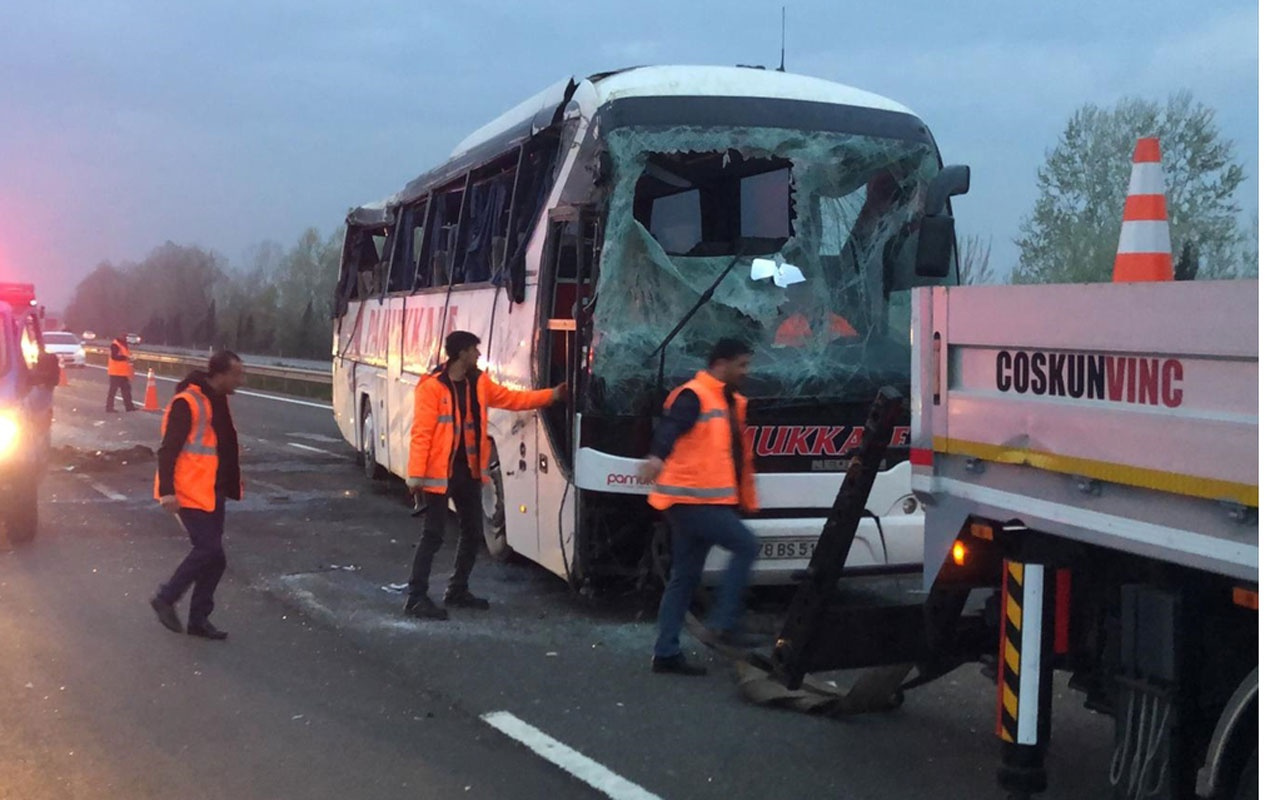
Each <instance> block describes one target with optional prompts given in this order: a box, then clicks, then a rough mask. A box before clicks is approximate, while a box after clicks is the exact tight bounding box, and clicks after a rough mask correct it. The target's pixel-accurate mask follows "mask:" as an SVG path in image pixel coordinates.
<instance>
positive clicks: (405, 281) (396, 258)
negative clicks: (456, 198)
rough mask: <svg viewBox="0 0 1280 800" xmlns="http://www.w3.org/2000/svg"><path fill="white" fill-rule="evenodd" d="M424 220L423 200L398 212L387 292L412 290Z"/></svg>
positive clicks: (425, 206)
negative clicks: (398, 217)
mask: <svg viewBox="0 0 1280 800" xmlns="http://www.w3.org/2000/svg"><path fill="white" fill-rule="evenodd" d="M426 219H427V203H426V201H425V200H424V201H422V202H420V203H416V204H414V205H412V206H409V207H408V208H404V209H401V210H400V222H399V224H398V225H397V226H396V245H395V248H394V250H393V252H392V254H391V276H390V279H389V280H388V283H387V291H388V292H407V291H410V290H412V289H413V280H414V273H415V270H416V269H417V264H418V258H419V256H420V254H421V253H422V238H423V231H424V229H425V227H426Z"/></svg>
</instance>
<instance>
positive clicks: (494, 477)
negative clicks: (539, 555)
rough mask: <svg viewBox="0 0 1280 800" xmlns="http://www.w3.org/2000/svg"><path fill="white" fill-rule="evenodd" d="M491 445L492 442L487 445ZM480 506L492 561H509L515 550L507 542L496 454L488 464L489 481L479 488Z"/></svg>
mask: <svg viewBox="0 0 1280 800" xmlns="http://www.w3.org/2000/svg"><path fill="white" fill-rule="evenodd" d="M489 446H490V447H491V448H492V447H493V445H492V443H491V444H490V445H489ZM480 507H481V508H483V509H484V543H485V546H486V547H487V548H489V555H491V556H493V559H494V561H499V562H502V563H509V562H511V561H514V560H515V559H516V551H515V550H512V549H511V545H509V544H507V506H506V496H505V495H504V493H503V491H502V467H501V465H500V464H499V463H498V458H497V455H496V454H495V455H494V458H493V461H492V462H491V463H490V464H489V482H488V483H486V484H484V486H482V487H481V489H480Z"/></svg>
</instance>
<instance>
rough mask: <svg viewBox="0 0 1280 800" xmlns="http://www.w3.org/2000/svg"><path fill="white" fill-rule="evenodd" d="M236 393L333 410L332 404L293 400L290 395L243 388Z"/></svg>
mask: <svg viewBox="0 0 1280 800" xmlns="http://www.w3.org/2000/svg"><path fill="white" fill-rule="evenodd" d="M236 394H238V395H244V396H245V397H261V398H262V399H263V400H275V401H277V402H280V403H291V404H293V405H295V406H306V407H307V408H323V409H324V410H325V411H333V406H332V405H329V404H327V403H309V402H307V401H306V400H294V399H293V398H292V397H280V396H278V395H274V394H259V393H258V392H246V391H245V390H243V389H237V390H236Z"/></svg>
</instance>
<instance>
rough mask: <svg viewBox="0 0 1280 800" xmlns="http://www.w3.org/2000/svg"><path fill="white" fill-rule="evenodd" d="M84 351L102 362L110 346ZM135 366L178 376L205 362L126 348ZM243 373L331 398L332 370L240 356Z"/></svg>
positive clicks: (255, 384)
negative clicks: (268, 362) (151, 368)
mask: <svg viewBox="0 0 1280 800" xmlns="http://www.w3.org/2000/svg"><path fill="white" fill-rule="evenodd" d="M84 349H85V353H86V354H90V355H92V356H94V357H95V358H96V359H97V360H98V363H100V364H105V363H106V360H107V356H108V354H109V353H110V352H111V348H110V347H109V346H108V347H104V346H102V345H89V344H87V345H85V346H84ZM130 350H131V352H132V354H133V360H134V365H135V367H140V368H142V369H143V371H144V373H145V370H146V369H147V365H154V369H155V370H156V372H157V373H158V374H160V375H168V376H169V377H174V378H180V377H182V376H183V374H184V373H185V372H187V371H190V370H193V369H201V368H203V367H205V366H207V365H208V363H209V356H208V355H206V354H199V355H197V354H195V353H193V352H190V351H188V352H187V353H174V352H169V353H163V352H157V351H154V350H141V349H138V348H137V347H133V348H130ZM244 364H245V373H246V380H247V384H248V386H250V387H252V388H255V389H263V390H266V391H274V392H281V393H283V394H290V395H295V396H301V397H308V398H313V399H316V400H324V401H329V400H331V399H332V394H333V390H332V385H333V374H332V373H331V372H330V371H328V370H323V371H322V370H318V369H304V368H301V367H285V366H278V365H275V364H263V363H259V362H258V361H257V360H256V359H254V357H253V356H245V357H244Z"/></svg>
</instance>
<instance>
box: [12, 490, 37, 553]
mask: <svg viewBox="0 0 1280 800" xmlns="http://www.w3.org/2000/svg"><path fill="white" fill-rule="evenodd" d="M37 494H38V493H37V483H36V481H34V480H24V481H22V482H21V483H19V485H18V486H16V487H15V488H14V490H13V495H12V497H11V498H10V505H9V508H8V510H6V511H5V512H4V526H5V531H6V533H8V535H9V541H10V542H12V543H13V544H27V543H28V542H30V541H31V540H32V539H34V538H36V530H37V529H38V528H39V527H40V506H39V503H38V502H37Z"/></svg>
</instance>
